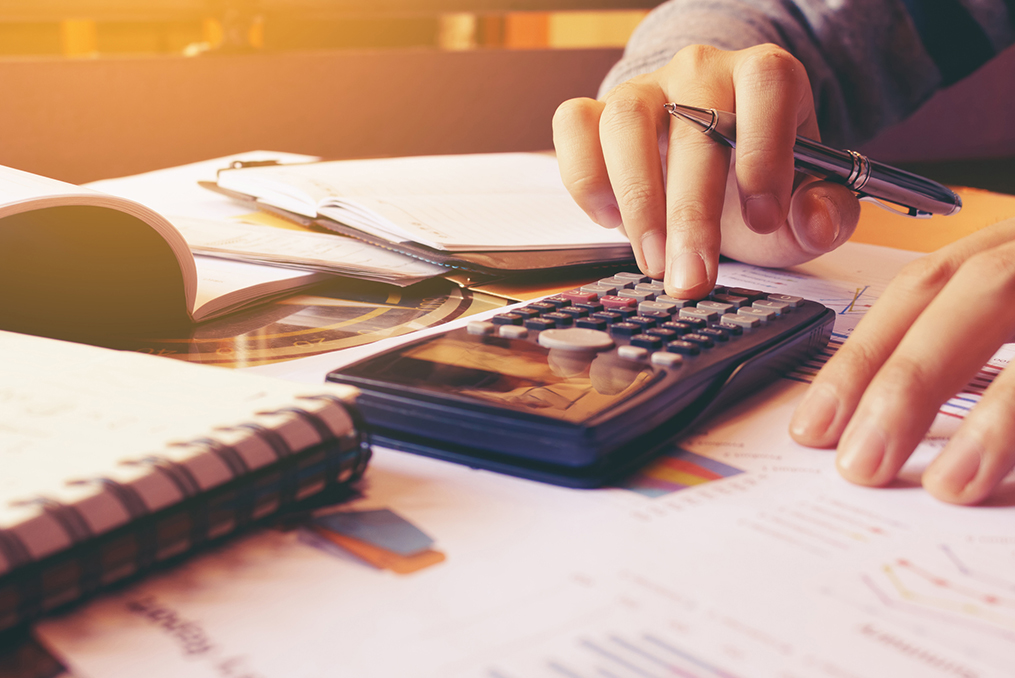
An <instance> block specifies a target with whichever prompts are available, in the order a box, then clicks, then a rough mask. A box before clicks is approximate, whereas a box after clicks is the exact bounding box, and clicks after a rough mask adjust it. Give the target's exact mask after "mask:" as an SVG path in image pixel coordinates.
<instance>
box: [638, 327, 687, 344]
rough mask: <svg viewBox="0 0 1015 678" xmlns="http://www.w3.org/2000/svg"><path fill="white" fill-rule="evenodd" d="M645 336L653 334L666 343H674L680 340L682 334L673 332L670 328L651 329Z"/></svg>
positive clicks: (646, 331)
mask: <svg viewBox="0 0 1015 678" xmlns="http://www.w3.org/2000/svg"><path fill="white" fill-rule="evenodd" d="M688 331H690V330H688ZM645 334H651V335H652V336H653V337H660V338H661V339H663V340H664V341H674V340H676V339H679V338H680V332H677V331H676V330H671V329H670V328H668V327H650V328H648V329H647V330H645Z"/></svg>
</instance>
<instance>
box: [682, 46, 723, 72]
mask: <svg viewBox="0 0 1015 678" xmlns="http://www.w3.org/2000/svg"><path fill="white" fill-rule="evenodd" d="M721 51H722V50H720V49H718V48H716V47H712V46H711V45H688V46H687V47H684V48H683V49H681V50H680V51H679V52H677V53H676V54H675V55H673V58H672V59H671V60H670V63H671V64H672V65H673V66H674V67H675V68H679V69H681V70H684V69H690V70H691V72H696V71H697V70H699V69H702V68H706V67H708V66H709V65H710V64H711V63H712V62H713V61H715V59H716V57H717V56H718V55H719V54H720V53H721Z"/></svg>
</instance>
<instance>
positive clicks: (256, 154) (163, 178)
mask: <svg viewBox="0 0 1015 678" xmlns="http://www.w3.org/2000/svg"><path fill="white" fill-rule="evenodd" d="M313 160H316V158H315V157H314V156H310V155H299V154H296V153H279V152H275V151H249V152H246V153H237V154H235V155H228V156H224V157H221V158H212V159H211V160H202V161H200V162H194V163H189V164H186V165H180V166H178V167H168V168H166V169H160V170H154V171H152V172H145V173H143V174H135V175H133V176H128V177H119V178H116V179H103V180H102V181H93V182H92V183H90V184H86V185H87V186H88V187H89V188H92V189H95V190H96V191H101V192H102V193H108V194H109V195H117V196H120V197H122V198H129V199H130V200H135V201H137V202H139V203H141V204H142V205H147V206H148V207H151V208H152V209H153V210H155V211H156V212H158V213H159V214H164V215H166V216H167V217H171V218H175V217H194V218H199V219H210V220H229V219H236V218H241V217H243V216H244V215H245V214H248V213H250V212H251V211H252V209H251V208H250V207H248V206H246V205H242V204H240V203H238V202H236V201H233V200H230V199H228V198H226V197H225V196H223V195H221V194H219V193H214V192H212V191H209V190H208V189H206V188H202V187H201V185H200V184H199V183H198V182H201V181H215V178H216V176H217V172H218V171H219V170H220V169H225V168H227V167H229V166H230V165H231V164H232V163H233V162H235V161H240V162H250V161H276V162H280V163H303V162H311V161H313Z"/></svg>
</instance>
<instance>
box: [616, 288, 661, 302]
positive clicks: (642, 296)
mask: <svg viewBox="0 0 1015 678" xmlns="http://www.w3.org/2000/svg"><path fill="white" fill-rule="evenodd" d="M617 296H618V297H625V298H627V299H634V300H635V301H637V302H642V301H652V300H653V299H655V298H656V295H655V294H653V293H652V292H639V291H638V290H620V291H619V292H617Z"/></svg>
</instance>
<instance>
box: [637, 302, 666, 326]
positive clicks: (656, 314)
mask: <svg viewBox="0 0 1015 678" xmlns="http://www.w3.org/2000/svg"><path fill="white" fill-rule="evenodd" d="M638 315H640V316H641V317H643V318H652V320H655V321H656V323H657V324H662V323H665V322H669V321H670V320H672V319H673V316H671V315H670V314H669V313H664V312H663V311H642V310H641V304H638Z"/></svg>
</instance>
